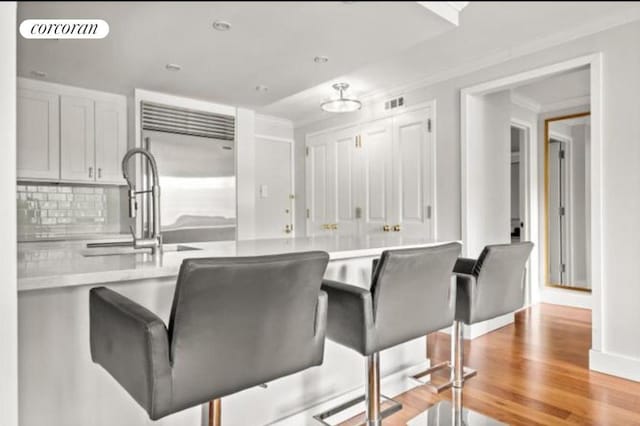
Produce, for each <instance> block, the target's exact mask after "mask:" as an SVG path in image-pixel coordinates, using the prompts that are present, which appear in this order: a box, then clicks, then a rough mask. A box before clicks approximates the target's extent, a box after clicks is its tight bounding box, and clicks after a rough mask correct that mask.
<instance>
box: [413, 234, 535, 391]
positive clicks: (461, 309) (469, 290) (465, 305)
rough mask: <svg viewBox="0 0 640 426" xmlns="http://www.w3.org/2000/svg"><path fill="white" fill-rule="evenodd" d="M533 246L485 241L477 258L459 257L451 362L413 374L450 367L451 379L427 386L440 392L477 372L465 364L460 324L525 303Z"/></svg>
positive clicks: (491, 315)
mask: <svg viewBox="0 0 640 426" xmlns="http://www.w3.org/2000/svg"><path fill="white" fill-rule="evenodd" d="M532 249H533V244H532V243H530V242H522V243H514V244H497V245H488V246H486V247H485V248H484V250H482V253H481V254H480V257H479V258H478V259H477V260H476V259H467V258H460V259H458V261H457V262H456V264H455V268H454V273H455V274H456V280H457V292H456V320H455V322H454V324H453V329H452V332H451V362H446V363H441V364H438V365H436V366H434V367H432V368H430V369H429V370H427V371H424V372H422V373H420V374H418V375H416V376H414V378H416V379H419V378H421V377H424V376H427V375H430V374H431V373H433V372H435V371H436V370H439V369H441V368H444V367H450V368H451V380H450V381H449V382H447V383H445V384H443V385H440V386H430V388H431V389H432V390H433V391H435V392H440V391H442V390H444V389H447V388H449V387H451V386H453V387H454V388H462V385H463V382H464V380H465V378H469V377H470V376H472V375H474V374H475V373H476V372H475V371H474V370H471V369H468V368H466V367H464V361H463V360H464V353H463V344H464V341H463V328H462V327H463V324H466V325H471V324H476V323H479V322H482V321H486V320H490V319H493V318H497V317H499V316H502V315H506V314H509V313H512V312H515V311H517V310H518V309H520V308H522V307H523V306H524V302H525V287H524V284H525V283H524V272H525V265H526V263H527V260H528V259H529V255H530V254H531V250H532Z"/></svg>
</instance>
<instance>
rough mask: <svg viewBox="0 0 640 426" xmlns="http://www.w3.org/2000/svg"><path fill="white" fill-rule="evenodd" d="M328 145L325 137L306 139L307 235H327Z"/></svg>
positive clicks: (328, 219)
mask: <svg viewBox="0 0 640 426" xmlns="http://www.w3.org/2000/svg"><path fill="white" fill-rule="evenodd" d="M330 161H331V157H330V153H329V143H328V138H327V136H326V135H324V134H323V135H315V136H310V137H308V138H307V146H306V196H307V211H306V215H307V234H308V235H310V236H316V235H329V234H330V232H331V229H330V228H329V227H328V224H329V223H331V220H332V219H333V218H332V217H331V213H330V210H331V207H330V206H329V204H330V202H331V200H330V199H331V194H330V192H329V186H330V180H331V176H330V173H332V171H330V170H329V169H330V165H329V163H330Z"/></svg>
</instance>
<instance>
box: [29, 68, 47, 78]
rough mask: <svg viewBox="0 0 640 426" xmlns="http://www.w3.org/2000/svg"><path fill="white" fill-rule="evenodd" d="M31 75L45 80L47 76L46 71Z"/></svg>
mask: <svg viewBox="0 0 640 426" xmlns="http://www.w3.org/2000/svg"><path fill="white" fill-rule="evenodd" d="M31 75H32V76H34V77H39V78H44V77H46V76H47V73H46V72H44V71H37V70H33V71H31Z"/></svg>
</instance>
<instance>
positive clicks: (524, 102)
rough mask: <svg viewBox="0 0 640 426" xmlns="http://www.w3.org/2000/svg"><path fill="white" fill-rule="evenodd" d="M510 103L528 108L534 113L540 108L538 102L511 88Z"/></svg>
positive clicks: (538, 111)
mask: <svg viewBox="0 0 640 426" xmlns="http://www.w3.org/2000/svg"><path fill="white" fill-rule="evenodd" d="M511 103H513V104H514V105H517V106H519V107H522V108H524V109H528V110H529V111H533V112H535V113H536V114H538V113H540V111H541V110H542V106H541V105H540V104H539V103H538V102H536V101H535V100H533V99H531V98H530V97H528V96H524V95H523V94H521V93H517V92H515V91H513V90H511Z"/></svg>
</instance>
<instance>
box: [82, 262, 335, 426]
mask: <svg viewBox="0 0 640 426" xmlns="http://www.w3.org/2000/svg"><path fill="white" fill-rule="evenodd" d="M328 261H329V256H328V254H326V253H324V252H308V253H297V254H283V255H274V256H261V257H234V258H208V259H188V260H185V261H184V262H183V263H182V266H181V268H180V273H179V275H178V281H177V283H176V289H175V294H174V299H173V307H172V309H171V316H170V321H169V328H168V329H167V327H165V324H164V322H163V321H162V320H161V319H160V318H159V317H158V316H157V315H156V314H154V313H152V312H150V311H148V310H147V309H145V308H143V307H142V306H140V305H138V304H136V303H135V302H133V301H131V300H129V299H127V298H126V297H124V296H122V295H120V294H118V293H116V292H114V291H112V290H109V289H108V288H105V287H99V288H94V289H92V290H91V292H90V324H91V325H90V327H91V357H92V359H93V361H94V362H96V363H98V364H100V365H101V366H102V367H104V368H105V370H107V372H108V373H109V374H111V376H112V377H113V378H114V379H115V380H116V381H117V382H118V383H119V384H120V385H121V386H122V387H123V388H124V389H125V390H126V391H127V392H128V393H129V394H130V395H131V396H132V397H133V399H135V400H136V401H137V402H138V404H140V405H141V406H142V408H144V409H145V410H146V411H147V413H148V414H149V417H150V418H151V419H152V420H157V419H159V418H161V417H164V416H167V415H169V414H172V413H175V412H177V411H180V410H183V409H186V408H189V407H193V406H197V405H200V404H203V403H205V402H207V401H212V400H217V401H219V398H222V397H224V396H226V395H230V394H233V393H236V392H238V391H241V390H244V389H247V388H251V387H254V386H257V385H261V384H263V383H266V382H268V381H271V380H274V379H277V378H280V377H283V376H287V375H289V374H292V373H296V372H299V371H302V370H305V369H307V368H309V367H312V366H316V365H320V364H321V363H322V360H323V353H324V339H325V330H326V312H327V295H326V294H325V293H324V292H323V291H321V290H320V286H321V284H322V277H323V275H324V272H325V269H326V266H327V263H328ZM213 405H214V407H216V406H217V407H219V404H213ZM216 421H217V422H218V423H219V421H220V418H219V411H218V414H217V418H213V419H212V418H211V413H210V423H212V422H213V423H215V422H216Z"/></svg>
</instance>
